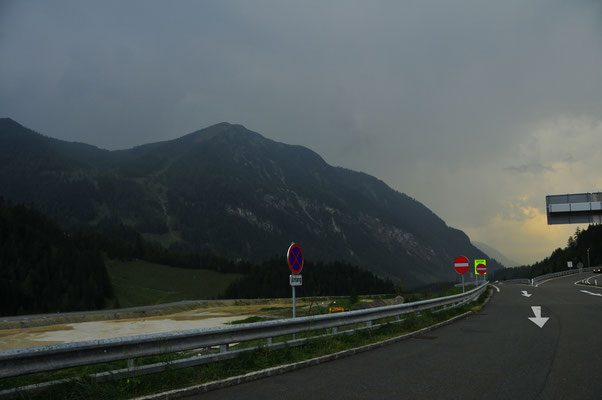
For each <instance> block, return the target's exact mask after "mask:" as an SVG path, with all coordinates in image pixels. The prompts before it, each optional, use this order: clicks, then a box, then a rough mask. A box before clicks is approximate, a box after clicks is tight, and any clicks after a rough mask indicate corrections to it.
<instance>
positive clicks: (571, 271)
mask: <svg viewBox="0 0 602 400" xmlns="http://www.w3.org/2000/svg"><path fill="white" fill-rule="evenodd" d="M592 271H593V268H574V269H569V270H567V271H561V272H553V273H551V274H546V275H540V276H537V277H535V278H533V279H532V280H531V283H532V284H533V285H535V284H536V283H539V282H543V281H547V280H548V279H552V278H559V277H561V276H566V275H574V274H579V273H582V272H592Z"/></svg>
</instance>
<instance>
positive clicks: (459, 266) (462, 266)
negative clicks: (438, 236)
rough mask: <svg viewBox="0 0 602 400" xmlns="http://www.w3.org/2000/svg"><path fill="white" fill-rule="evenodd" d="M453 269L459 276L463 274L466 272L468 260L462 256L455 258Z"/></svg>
mask: <svg viewBox="0 0 602 400" xmlns="http://www.w3.org/2000/svg"><path fill="white" fill-rule="evenodd" d="M454 268H455V269H456V272H457V273H459V274H465V273H467V272H468V258H466V257H464V256H460V257H457V258H456V259H455V260H454Z"/></svg>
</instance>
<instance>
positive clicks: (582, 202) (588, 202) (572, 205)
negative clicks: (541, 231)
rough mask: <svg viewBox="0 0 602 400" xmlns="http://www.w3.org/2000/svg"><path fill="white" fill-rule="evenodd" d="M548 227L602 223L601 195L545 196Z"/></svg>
mask: <svg viewBox="0 0 602 400" xmlns="http://www.w3.org/2000/svg"><path fill="white" fill-rule="evenodd" d="M546 213H547V216H548V225H558V224H593V223H602V193H601V192H597V193H575V194H553V195H548V196H546Z"/></svg>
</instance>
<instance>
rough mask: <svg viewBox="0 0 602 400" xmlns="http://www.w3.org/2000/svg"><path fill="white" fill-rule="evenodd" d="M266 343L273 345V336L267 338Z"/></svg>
mask: <svg viewBox="0 0 602 400" xmlns="http://www.w3.org/2000/svg"><path fill="white" fill-rule="evenodd" d="M265 344H266V345H267V346H271V345H272V338H271V337H269V338H267V339H266V340H265Z"/></svg>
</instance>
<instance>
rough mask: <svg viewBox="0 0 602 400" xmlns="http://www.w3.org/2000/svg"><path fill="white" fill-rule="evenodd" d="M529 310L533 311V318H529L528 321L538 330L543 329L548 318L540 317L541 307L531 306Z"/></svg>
mask: <svg viewBox="0 0 602 400" xmlns="http://www.w3.org/2000/svg"><path fill="white" fill-rule="evenodd" d="M531 310H533V314H534V315H535V317H529V321H531V322H533V323H534V324H535V325H537V326H539V327H540V328H543V326H544V325H545V324H546V322H548V320H549V319H550V318H549V317H542V316H541V306H531Z"/></svg>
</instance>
